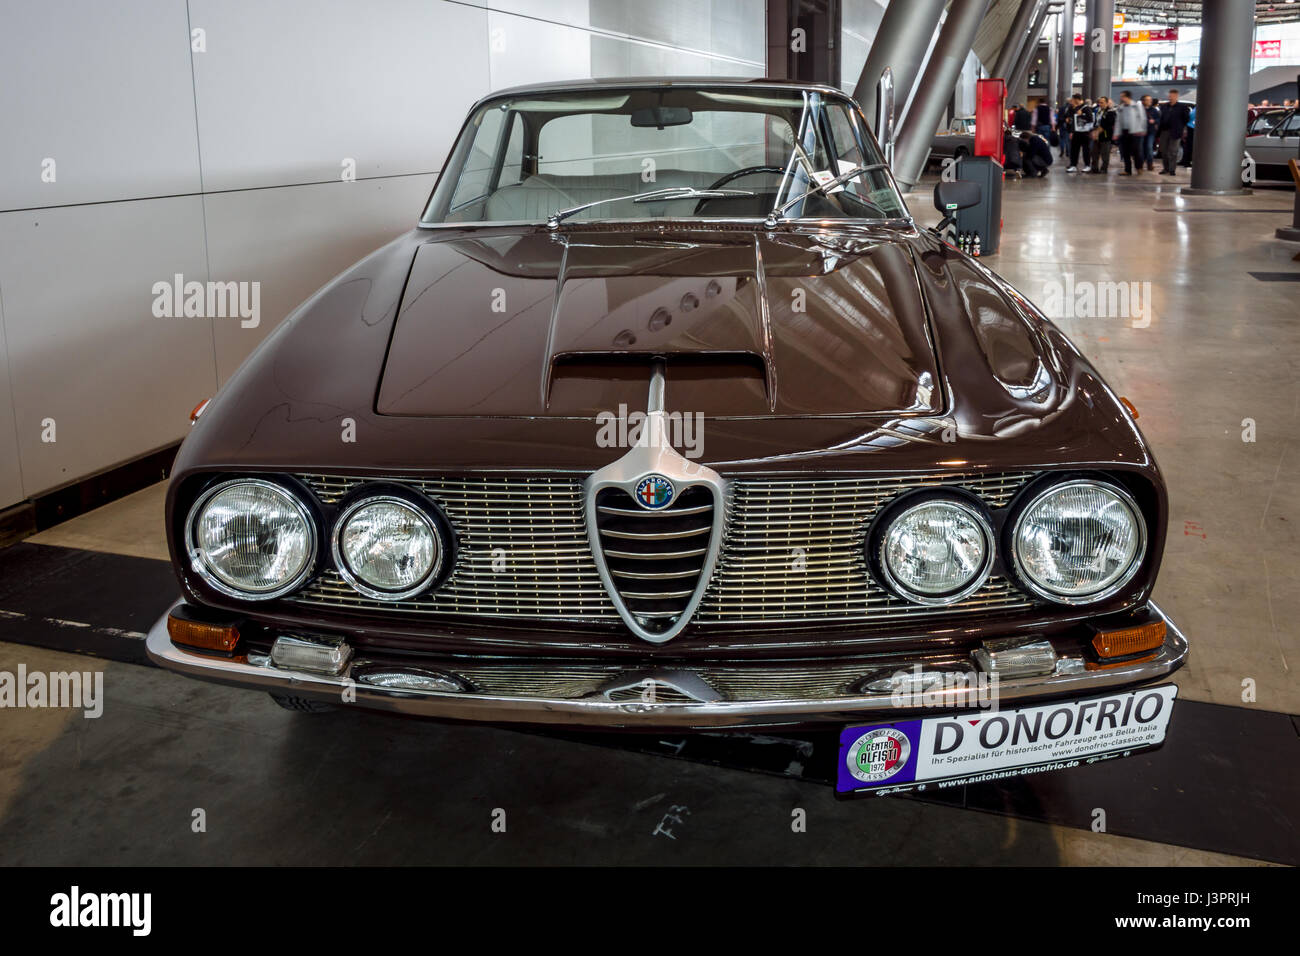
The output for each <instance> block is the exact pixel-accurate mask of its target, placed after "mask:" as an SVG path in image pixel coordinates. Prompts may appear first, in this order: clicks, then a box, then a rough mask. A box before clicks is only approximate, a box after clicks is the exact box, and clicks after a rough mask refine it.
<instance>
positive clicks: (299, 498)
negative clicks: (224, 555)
mask: <svg viewBox="0 0 1300 956" xmlns="http://www.w3.org/2000/svg"><path fill="white" fill-rule="evenodd" d="M235 485H253V486H256V487H259V488H265V489H267V490H269V491H272V492H275V493H276V494H279V495H282V496H284V498H285V499H287V500H288V502H289V503H290V504H291V505H292V506H293V510H294V511H295V512H297V514H298V516H299V518H301V520H302V522H303V524H304V525H305V527H306V529H307V548H308V558H307V561H306V562H305V563H304V565H303V567H302V568H301V569H300V570H299V571H298V572H297V573H296V574H294V576H293V577H292V578H290V579H289V580H288V581H286V582H285V583H284V584H282V585H280V586H279V587H276V588H273V589H271V590H268V591H250V590H246V589H243V588H240V587H237V586H235V585H232V584H228V583H227V582H226V581H224V580H223V579H222V578H221V576H220V575H219V574H218V573H217V571H216V570H215V569H213V568H212V567H210V566H209V564H208V561H207V559H206V557H205V555H204V554H203V551H202V550H201V549H200V548H199V546H198V541H197V539H196V537H195V533H194V529H195V528H196V527H197V525H198V521H199V519H200V518H201V517H202V515H203V511H204V509H205V508H206V507H207V505H208V504H209V503H210V502H211V501H212V499H213V498H215V497H216V496H217V495H218V494H220V493H221V492H222V491H224V490H226V489H227V488H230V487H232V486H235ZM185 554H186V557H187V559H188V562H189V568H190V570H192V571H193V572H194V573H195V574H197V575H198V576H199V578H200V579H201V580H202V581H203V583H204V584H206V585H207V586H208V587H210V588H212V589H213V590H214V591H217V592H218V593H220V594H224V595H225V596H226V597H232V598H237V599H238V600H241V601H273V600H275V599H276V598H281V597H284V596H285V595H286V594H290V593H292V592H293V591H296V590H297V589H298V588H300V587H302V586H303V585H304V584H305V583H306V582H307V581H308V580H309V579H310V578H311V576H312V574H313V572H314V571H315V569H316V565H317V561H318V559H319V557H320V536H319V532H318V531H317V518H316V515H315V513H314V512H313V511H312V509H311V508H310V507H309V506H308V505H307V503H306V501H304V498H303V495H302V494H300V493H297V492H295V490H294V489H292V488H290V487H289V486H288V485H286V484H285V483H283V482H279V481H272V480H270V479H267V478H260V477H251V476H250V477H235V478H227V479H225V480H223V481H219V482H217V483H216V484H214V485H212V486H211V487H210V488H207V489H205V490H204V492H203V493H202V494H201V495H199V497H198V498H197V499H195V501H194V504H192V505H191V506H190V510H189V512H188V513H187V514H186V516H185Z"/></svg>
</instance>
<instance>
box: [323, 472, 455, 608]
mask: <svg viewBox="0 0 1300 956" xmlns="http://www.w3.org/2000/svg"><path fill="white" fill-rule="evenodd" d="M442 560H443V543H442V535H441V534H440V533H439V531H438V528H437V526H436V525H435V524H434V522H433V520H432V519H431V518H430V517H429V516H428V515H426V514H425V513H424V512H422V511H421V510H420V509H419V508H418V507H416V506H415V505H414V504H412V503H411V502H409V501H405V500H404V499H402V498H395V497H388V496H384V497H375V498H363V499H361V500H360V501H357V502H355V503H353V504H352V505H351V506H350V507H349V508H347V509H346V510H345V511H344V512H343V514H341V515H340V516H339V520H338V522H337V524H335V526H334V562H335V564H337V565H338V569H339V573H340V574H341V575H343V577H344V579H345V580H346V581H347V582H348V583H349V584H351V585H352V586H353V587H354V588H356V589H357V590H358V591H360V592H361V593H362V594H366V595H369V596H370V597H373V598H378V599H379V600H381V601H400V600H402V599H403V598H407V597H411V596H412V595H414V594H418V593H419V592H420V591H423V590H424V589H425V588H426V587H427V586H428V584H429V582H430V581H431V580H432V579H433V578H434V577H435V576H436V575H437V573H438V571H439V569H440V568H441V567H442Z"/></svg>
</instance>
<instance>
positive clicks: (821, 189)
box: [764, 163, 889, 229]
mask: <svg viewBox="0 0 1300 956" xmlns="http://www.w3.org/2000/svg"><path fill="white" fill-rule="evenodd" d="M888 168H889V164H888V163H872V164H871V165H870V166H854V167H853V168H852V169H850V170H848V171H847V172H843V173H840V174H839V175H838V176H836V177H835V178H834V179H828V180H826V182H824V183H815V184H814V185H813V186H812V188H810V189H809V190H808V191H807V192H805V193H802V194H801V195H798V196H795V197H794V198H793V199H791V200H789V201H788V202H786V203H785V204H784V205H782V206H780V207H777V208H774V209H773V210H772V211H771V212H769V213H768V214H767V221H766V222H765V223H764V225H765V226H767V227H768V228H769V229H771V228H772V227H773V226H775V225H776V224H777V223H778V222H780V221H781V220H782V219H783V218H785V211H786V210H787V209H789V208H790V207H791V206H794V205H797V204H798V203H800V202H802V201H803V200H805V199H807V198H808V197H809V196H811V195H812V194H813V193H825V192H826V190H828V189H830V188H832V187H834V186H843V185H844V184H845V183H847V182H848V181H849V180H850V179H854V178H856V177H858V176H861V175H862V174H863V173H870V172H874V171H875V170H877V169H888Z"/></svg>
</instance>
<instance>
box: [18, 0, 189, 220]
mask: <svg viewBox="0 0 1300 956" xmlns="http://www.w3.org/2000/svg"><path fill="white" fill-rule="evenodd" d="M0 117H3V123H4V126H3V131H2V132H0V136H2V137H3V142H4V146H3V148H0V210H5V209H28V208H31V207H35V206H57V205H62V204H66V203H83V202H105V201H108V200H115V199H128V198H136V197H141V196H169V195H176V194H178V193H189V192H196V191H197V190H198V189H199V165H198V149H197V145H196V142H195V124H194V94H193V86H192V84H191V78H190V42H189V30H188V27H187V24H186V17H185V0H132V2H130V3H104V2H102V0H41V2H39V3H33V2H26V3H19V2H17V0H5V3H4V11H3V14H2V15H0ZM47 157H48V158H51V159H53V160H54V161H55V166H54V172H55V177H56V178H55V181H54V182H52V183H51V182H43V181H42V179H41V173H42V162H43V161H44V160H45V159H46V158H47Z"/></svg>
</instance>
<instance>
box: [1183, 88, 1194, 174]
mask: <svg viewBox="0 0 1300 956" xmlns="http://www.w3.org/2000/svg"><path fill="white" fill-rule="evenodd" d="M1195 148H1196V104H1195V103H1193V104H1192V105H1191V106H1189V107H1188V109H1187V140H1186V142H1185V143H1184V145H1183V162H1182V166H1183V168H1184V169H1191V168H1192V150H1194V149H1195Z"/></svg>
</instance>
